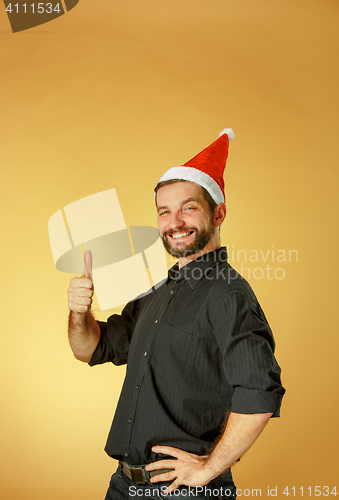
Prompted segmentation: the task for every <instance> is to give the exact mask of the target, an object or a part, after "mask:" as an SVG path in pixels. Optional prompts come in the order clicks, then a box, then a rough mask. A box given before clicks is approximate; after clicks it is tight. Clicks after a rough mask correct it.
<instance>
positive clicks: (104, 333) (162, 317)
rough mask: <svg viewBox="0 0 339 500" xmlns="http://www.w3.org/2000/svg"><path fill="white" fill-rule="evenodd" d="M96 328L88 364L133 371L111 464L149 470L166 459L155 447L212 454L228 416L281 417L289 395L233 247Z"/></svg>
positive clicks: (113, 437) (112, 438) (173, 272)
mask: <svg viewBox="0 0 339 500" xmlns="http://www.w3.org/2000/svg"><path fill="white" fill-rule="evenodd" d="M99 324H100V329H101V338H100V342H99V345H98V347H97V348H96V350H95V352H94V354H93V356H92V359H91V361H90V365H96V364H99V363H105V362H107V361H111V362H113V363H114V364H116V365H121V364H124V363H126V362H127V371H126V377H125V381H124V385H123V388H122V392H121V395H120V399H119V402H118V406H117V409H116V412H115V416H114V420H113V423H112V427H111V430H110V433H109V436H108V440H107V444H106V448H105V450H106V452H107V453H108V455H110V456H111V457H114V458H117V459H120V458H125V459H126V460H127V461H128V462H129V463H130V464H145V463H150V462H153V461H155V460H157V459H159V458H161V457H159V455H155V453H153V452H152V451H151V447H152V446H154V445H156V444H158V445H160V444H161V445H168V446H174V447H176V448H180V449H182V450H185V451H188V452H191V453H196V454H198V455H205V454H208V453H209V452H210V450H211V448H212V446H213V444H214V443H215V440H216V438H217V437H218V435H219V434H220V433H221V432H222V428H223V424H224V423H225V421H226V419H227V415H228V414H229V412H235V413H246V414H250V413H266V412H270V413H273V414H274V416H279V409H280V404H281V400H282V397H283V394H284V392H285V390H284V388H283V387H282V385H281V382H280V368H279V366H278V364H277V362H276V359H275V357H274V354H273V352H274V340H273V335H272V332H271V329H270V327H269V325H268V323H267V320H266V318H265V315H264V313H263V311H262V309H261V307H260V305H259V303H258V301H257V299H256V297H255V295H254V293H253V291H252V289H251V287H250V285H249V284H248V283H247V282H246V280H244V279H243V278H242V277H241V276H240V275H239V274H238V273H237V272H236V271H235V269H233V268H232V267H231V266H230V265H229V264H228V263H227V251H226V248H224V247H222V248H220V249H218V250H215V251H212V252H210V253H208V254H205V255H203V256H202V257H199V258H198V259H196V260H194V261H192V262H190V263H189V264H187V265H186V266H184V267H182V268H181V269H180V270H179V269H178V266H177V265H175V266H173V267H172V268H171V269H170V270H169V273H168V278H167V279H165V280H164V281H162V282H161V283H160V284H158V286H156V287H155V288H153V289H152V290H150V291H149V292H148V293H146V294H144V295H143V296H141V297H139V298H137V299H135V300H133V301H131V302H129V303H128V304H127V305H126V307H125V308H124V310H123V312H122V314H121V315H116V314H114V315H113V316H111V317H109V318H108V320H107V323H103V322H100V323H99Z"/></svg>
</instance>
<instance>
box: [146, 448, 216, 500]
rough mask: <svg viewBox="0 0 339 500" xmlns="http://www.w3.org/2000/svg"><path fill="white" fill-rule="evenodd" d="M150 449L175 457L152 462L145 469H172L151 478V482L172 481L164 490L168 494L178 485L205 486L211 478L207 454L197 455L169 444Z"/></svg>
mask: <svg viewBox="0 0 339 500" xmlns="http://www.w3.org/2000/svg"><path fill="white" fill-rule="evenodd" d="M152 451H154V452H155V453H162V454H164V455H170V456H172V457H175V458H176V460H172V459H165V460H159V461H158V462H152V463H151V464H148V465H147V466H146V470H148V471H151V470H157V469H173V470H172V471H171V472H166V473H164V474H158V475H157V476H153V477H152V478H151V482H152V483H158V482H160V481H172V480H173V483H172V484H171V485H170V486H168V487H167V488H166V490H164V493H165V494H168V493H170V492H172V491H174V490H176V489H177V488H178V487H179V486H181V485H185V486H205V485H206V484H207V483H209V482H210V481H211V480H212V479H213V475H211V471H207V470H206V462H207V459H208V455H204V456H199V455H194V454H193V453H187V452H186V451H183V450H179V449H178V448H172V447H171V446H153V448H152Z"/></svg>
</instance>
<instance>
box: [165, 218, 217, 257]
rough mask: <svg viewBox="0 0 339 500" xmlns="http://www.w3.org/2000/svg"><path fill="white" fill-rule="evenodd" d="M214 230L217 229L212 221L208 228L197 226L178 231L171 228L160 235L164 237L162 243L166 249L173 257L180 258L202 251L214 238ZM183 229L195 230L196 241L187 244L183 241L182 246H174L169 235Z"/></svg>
mask: <svg viewBox="0 0 339 500" xmlns="http://www.w3.org/2000/svg"><path fill="white" fill-rule="evenodd" d="M214 230H215V227H214V225H213V224H212V223H211V222H209V223H208V226H207V228H204V229H198V228H197V227H189V228H185V229H181V230H176V231H174V230H169V231H165V232H164V233H163V234H161V235H160V236H161V239H162V243H163V245H164V247H165V250H166V251H167V252H168V253H169V254H170V255H173V257H178V258H180V257H188V256H189V255H194V254H195V253H198V252H201V251H202V250H203V249H204V248H205V246H206V245H208V243H209V242H210V241H211V239H212V238H213V236H214ZM182 231H185V232H190V231H194V232H195V238H194V241H192V243H189V244H187V245H186V244H185V243H182V244H181V245H180V246H177V247H175V248H173V247H172V246H171V244H170V242H169V235H171V234H175V233H178V232H182Z"/></svg>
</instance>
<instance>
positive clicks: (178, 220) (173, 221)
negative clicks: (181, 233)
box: [169, 211, 185, 229]
mask: <svg viewBox="0 0 339 500" xmlns="http://www.w3.org/2000/svg"><path fill="white" fill-rule="evenodd" d="M184 225H185V221H184V218H183V215H182V212H181V211H178V212H174V211H173V212H171V215H170V221H169V226H170V228H171V229H179V228H181V227H183V226H184Z"/></svg>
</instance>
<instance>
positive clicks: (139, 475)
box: [130, 466, 147, 484]
mask: <svg viewBox="0 0 339 500" xmlns="http://www.w3.org/2000/svg"><path fill="white" fill-rule="evenodd" d="M130 471H131V476H132V481H133V483H136V484H145V483H146V482H147V480H146V473H145V469H144V468H143V467H131V466H130Z"/></svg>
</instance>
